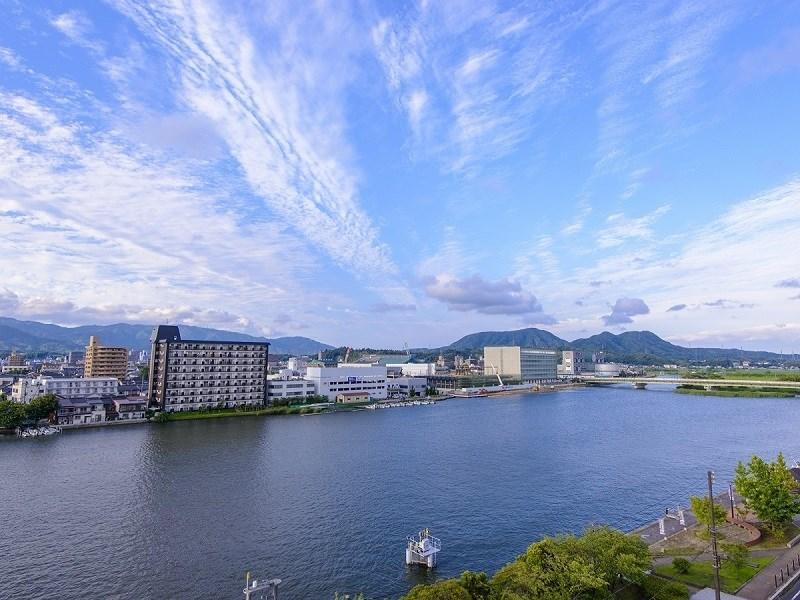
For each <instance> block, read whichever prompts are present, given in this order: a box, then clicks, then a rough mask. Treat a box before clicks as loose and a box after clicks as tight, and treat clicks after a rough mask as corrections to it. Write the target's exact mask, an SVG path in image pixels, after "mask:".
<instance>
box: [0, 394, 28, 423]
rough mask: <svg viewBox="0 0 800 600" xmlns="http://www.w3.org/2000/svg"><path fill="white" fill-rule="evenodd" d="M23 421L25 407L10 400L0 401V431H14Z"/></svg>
mask: <svg viewBox="0 0 800 600" xmlns="http://www.w3.org/2000/svg"><path fill="white" fill-rule="evenodd" d="M24 420H25V405H23V404H19V403H18V402H12V401H11V400H2V401H0V429H14V428H15V427H19V426H20V425H22V422H23V421H24Z"/></svg>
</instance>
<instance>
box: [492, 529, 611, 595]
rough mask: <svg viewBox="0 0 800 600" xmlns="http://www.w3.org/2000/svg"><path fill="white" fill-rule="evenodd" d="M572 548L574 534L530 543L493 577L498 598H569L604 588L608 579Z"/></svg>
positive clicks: (574, 541) (574, 545) (573, 546)
mask: <svg viewBox="0 0 800 600" xmlns="http://www.w3.org/2000/svg"><path fill="white" fill-rule="evenodd" d="M575 550H577V544H576V538H575V537H574V536H562V537H559V538H545V539H543V540H542V541H540V542H536V543H535V544H531V546H529V547H528V549H527V550H526V551H525V554H523V555H522V556H520V557H519V558H518V559H517V560H516V561H514V562H513V563H511V564H508V565H506V566H505V567H503V568H502V569H500V570H499V571H498V572H497V573H496V574H495V576H494V577H493V578H492V588H493V589H494V592H495V594H496V596H497V598H499V599H500V600H517V599H523V598H548V599H551V600H571V599H572V598H575V597H576V596H579V595H581V594H591V593H592V592H596V593H599V592H602V591H604V590H607V589H608V584H607V582H606V581H605V580H604V579H603V578H602V577H600V576H599V575H598V574H597V573H596V572H595V569H594V565H593V564H592V563H591V562H590V561H589V560H587V559H586V557H585V556H583V555H582V554H581V553H579V552H575Z"/></svg>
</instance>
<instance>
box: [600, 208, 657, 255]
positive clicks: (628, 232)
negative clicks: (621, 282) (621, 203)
mask: <svg viewBox="0 0 800 600" xmlns="http://www.w3.org/2000/svg"><path fill="white" fill-rule="evenodd" d="M669 209H670V207H669V205H665V206H660V207H658V208H657V209H656V210H654V211H653V212H651V213H648V214H646V215H643V216H641V217H635V218H630V217H627V216H625V214H623V213H614V214H612V215H609V216H608V218H606V227H605V228H604V229H601V230H600V231H599V232H598V233H597V238H596V239H597V245H598V246H599V247H600V248H612V247H614V246H619V245H621V244H623V243H625V242H626V241H628V240H631V239H637V240H642V239H649V238H651V237H652V236H653V228H652V226H653V224H654V223H655V222H656V221H658V220H659V219H660V218H661V217H662V216H664V215H665V214H666V213H668V212H669Z"/></svg>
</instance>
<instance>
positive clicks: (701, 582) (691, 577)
mask: <svg viewBox="0 0 800 600" xmlns="http://www.w3.org/2000/svg"><path fill="white" fill-rule="evenodd" d="M773 560H774V557H772V556H764V557H759V558H750V559H749V560H748V565H747V566H744V567H742V568H741V569H735V568H733V566H732V565H731V564H730V563H723V565H722V568H721V569H720V579H721V582H722V589H723V590H724V591H726V592H729V593H735V592H736V591H737V590H738V589H739V588H740V587H742V586H743V585H744V584H745V583H747V582H748V581H750V580H751V579H752V578H753V577H754V576H755V574H756V573H758V572H759V571H760V570H761V569H763V568H764V567H766V566H767V565H769V564H770V563H771V562H772V561H773ZM655 572H656V573H657V574H659V575H662V576H664V577H669V578H670V579H675V580H676V581H680V582H682V583H685V584H687V585H692V586H695V587H699V588H703V587H712V586H713V584H714V569H713V567H712V566H711V562H710V561H705V562H695V563H692V567H691V569H689V572H688V573H683V574H681V573H678V572H677V571H675V568H674V567H673V566H672V565H661V566H658V567H656V568H655Z"/></svg>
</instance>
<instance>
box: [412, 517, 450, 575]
mask: <svg viewBox="0 0 800 600" xmlns="http://www.w3.org/2000/svg"><path fill="white" fill-rule="evenodd" d="M406 542H407V544H406V564H407V565H423V566H425V567H428V568H429V569H433V568H434V567H435V566H436V562H437V557H438V555H439V552H440V551H441V549H442V541H441V540H440V539H439V538H435V537H433V536H432V535H431V532H430V530H428V528H427V527H426V528H425V529H423V530H422V531H420V532H419V533H418V534H417V535H410V536H408V538H406Z"/></svg>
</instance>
